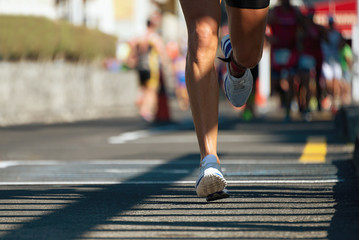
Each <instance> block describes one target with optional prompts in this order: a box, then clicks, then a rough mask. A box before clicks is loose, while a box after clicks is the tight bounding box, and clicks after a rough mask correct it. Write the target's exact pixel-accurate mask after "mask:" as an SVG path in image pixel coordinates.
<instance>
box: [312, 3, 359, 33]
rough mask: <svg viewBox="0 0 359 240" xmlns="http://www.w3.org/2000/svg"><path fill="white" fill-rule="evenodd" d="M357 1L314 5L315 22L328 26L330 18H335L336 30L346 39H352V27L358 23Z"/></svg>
mask: <svg viewBox="0 0 359 240" xmlns="http://www.w3.org/2000/svg"><path fill="white" fill-rule="evenodd" d="M356 1H357V0H327V1H324V2H316V3H313V6H314V9H315V15H314V21H315V22H316V23H318V24H321V25H324V26H327V25H328V16H332V17H333V18H334V23H335V26H336V28H337V29H338V30H339V31H340V32H341V33H342V34H343V36H344V37H346V38H352V26H353V24H355V23H356V21H357V2H356Z"/></svg>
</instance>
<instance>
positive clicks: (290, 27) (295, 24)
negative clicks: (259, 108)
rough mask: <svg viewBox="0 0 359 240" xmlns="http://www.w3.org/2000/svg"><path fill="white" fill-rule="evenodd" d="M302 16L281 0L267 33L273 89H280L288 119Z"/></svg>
mask: <svg viewBox="0 0 359 240" xmlns="http://www.w3.org/2000/svg"><path fill="white" fill-rule="evenodd" d="M302 18H303V17H302V14H301V13H300V11H299V9H298V8H296V7H294V6H293V5H291V2H290V0H280V2H279V5H277V6H275V7H274V8H273V9H272V10H271V11H270V13H269V18H268V25H269V26H270V28H271V33H272V35H271V36H270V37H268V41H269V43H270V44H271V51H272V53H271V56H272V59H271V62H272V66H271V67H272V90H273V91H274V92H278V93H279V95H280V98H281V103H282V106H283V107H284V108H285V110H286V119H287V120H289V119H290V110H291V104H292V100H293V96H294V76H295V74H296V71H297V64H298V59H299V53H298V36H299V35H298V30H299V27H300V24H301V22H302Z"/></svg>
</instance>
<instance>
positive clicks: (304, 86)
mask: <svg viewBox="0 0 359 240" xmlns="http://www.w3.org/2000/svg"><path fill="white" fill-rule="evenodd" d="M314 14H315V9H314V8H313V7H312V6H309V7H307V12H306V16H305V18H304V21H303V25H302V28H301V32H300V45H301V47H300V57H299V63H298V70H299V76H300V80H301V81H300V89H299V101H298V102H299V109H300V111H301V112H302V114H303V115H304V119H305V120H311V114H310V113H309V102H310V100H311V96H312V92H311V88H310V86H311V84H310V78H311V76H313V75H314V79H315V93H314V95H315V96H316V98H315V99H316V105H317V108H318V110H321V101H322V85H321V83H320V79H321V72H322V71H321V69H322V64H323V52H322V49H321V43H322V42H323V41H326V40H327V35H326V30H325V28H324V27H323V26H321V25H319V24H316V23H314V21H313V19H314Z"/></svg>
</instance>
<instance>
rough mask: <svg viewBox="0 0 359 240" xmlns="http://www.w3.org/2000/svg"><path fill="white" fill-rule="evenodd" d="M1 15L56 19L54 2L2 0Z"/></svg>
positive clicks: (47, 0) (0, 4)
mask: <svg viewBox="0 0 359 240" xmlns="http://www.w3.org/2000/svg"><path fill="white" fill-rule="evenodd" d="M0 14H13V15H35V16H44V17H47V18H50V19H55V18H56V11H55V7H54V0H0Z"/></svg>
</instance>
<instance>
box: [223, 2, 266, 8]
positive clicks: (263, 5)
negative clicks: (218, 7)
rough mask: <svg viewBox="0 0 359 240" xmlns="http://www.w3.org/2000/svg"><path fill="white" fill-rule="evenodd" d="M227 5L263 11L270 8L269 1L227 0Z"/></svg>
mask: <svg viewBox="0 0 359 240" xmlns="http://www.w3.org/2000/svg"><path fill="white" fill-rule="evenodd" d="M226 4H227V5H228V6H231V7H236V8H247V9H261V8H266V7H268V6H269V0H226Z"/></svg>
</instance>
